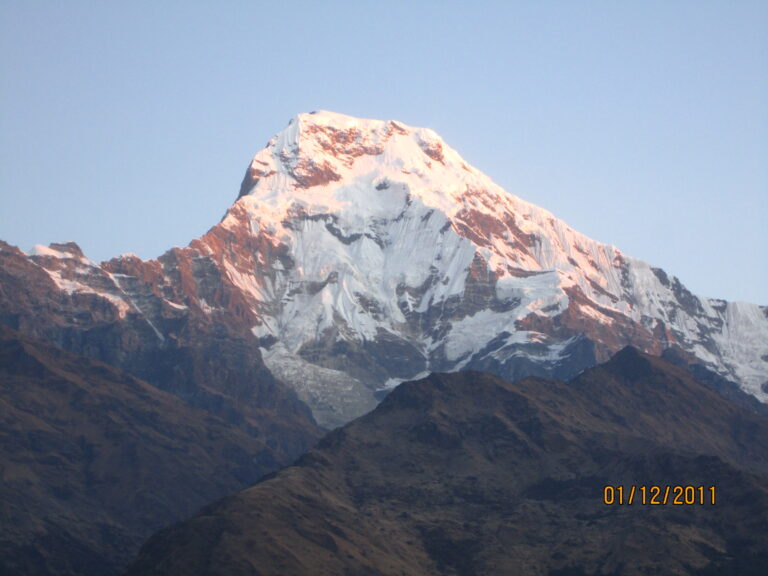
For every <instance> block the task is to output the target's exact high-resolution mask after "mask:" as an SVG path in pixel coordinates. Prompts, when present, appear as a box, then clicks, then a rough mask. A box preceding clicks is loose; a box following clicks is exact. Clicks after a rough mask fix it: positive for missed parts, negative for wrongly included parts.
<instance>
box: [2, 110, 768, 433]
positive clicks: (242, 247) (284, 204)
mask: <svg viewBox="0 0 768 576" xmlns="http://www.w3.org/2000/svg"><path fill="white" fill-rule="evenodd" d="M68 246H69V245H56V246H52V247H49V248H45V247H39V248H37V249H35V250H34V251H33V252H31V253H30V255H29V258H28V260H29V262H30V265H34V266H35V267H36V270H35V275H34V277H35V278H37V276H39V275H40V273H41V271H45V273H46V274H47V275H48V276H49V282H53V283H54V284H55V285H56V288H57V289H58V291H59V292H60V293H63V294H66V295H67V296H68V297H69V298H70V299H72V300H73V301H74V300H80V301H82V302H85V301H86V300H87V301H88V304H87V305H88V306H89V307H90V309H91V310H99V311H101V312H100V313H102V314H104V313H107V312H108V311H110V313H111V314H112V318H113V319H114V322H116V323H117V324H119V325H120V326H125V325H126V324H130V325H131V326H132V328H131V331H132V332H133V333H137V334H138V333H140V334H141V341H142V344H141V346H143V347H145V348H148V349H150V350H156V349H158V348H163V347H166V348H167V347H170V348H173V347H175V346H176V345H177V343H182V344H181V345H183V343H185V342H187V341H194V342H195V343H199V344H200V345H202V346H205V345H206V344H205V342H206V340H207V339H209V338H211V337H215V338H218V339H219V340H223V341H222V346H223V347H226V346H228V345H229V342H230V341H231V340H233V339H234V340H237V342H238V343H239V344H240V345H241V346H242V347H243V351H244V354H245V356H247V357H248V358H253V359H255V360H253V361H254V362H256V363H257V364H259V365H260V364H261V360H262V359H263V361H264V363H265V364H266V366H267V367H268V368H269V370H270V371H271V372H272V373H273V374H274V375H275V376H276V377H277V379H278V380H279V381H281V382H283V383H285V384H287V385H289V386H290V387H291V388H292V389H293V390H295V392H296V394H297V395H298V397H299V398H300V399H301V400H302V401H303V402H304V403H306V404H307V405H309V406H310V407H311V409H312V411H313V414H314V416H315V418H316V419H317V420H318V422H319V423H320V424H322V425H324V426H326V427H334V426H338V425H340V424H343V423H344V422H346V421H349V420H350V419H351V418H353V417H355V416H358V415H360V414H362V413H364V412H366V411H368V410H370V409H371V408H373V407H374V406H375V405H376V403H377V402H378V399H379V398H380V397H381V396H382V395H384V394H385V393H386V392H387V391H389V390H390V389H391V388H392V387H393V386H394V385H396V384H397V383H398V382H400V381H402V380H405V379H412V378H415V377H418V376H420V375H423V374H426V373H428V372H430V371H455V370H462V369H478V370H485V371H490V372H493V373H495V374H498V375H501V376H503V377H505V378H509V379H512V378H517V377H521V376H525V375H538V376H545V377H548V376H554V377H562V378H568V377H571V376H573V375H575V374H577V373H579V372H580V371H581V370H583V369H584V368H585V367H588V366H592V365H594V364H595V363H597V362H600V361H604V360H606V359H607V358H608V357H609V356H610V355H611V354H613V353H615V352H616V351H618V350H619V349H621V348H622V347H623V346H625V345H628V344H632V345H634V346H637V347H639V348H640V349H642V350H644V351H646V352H649V353H653V354H661V353H662V352H663V351H664V350H666V349H673V350H674V351H675V353H676V354H678V355H679V356H681V357H682V358H684V359H685V360H686V361H688V362H690V363H699V364H702V365H704V366H706V367H707V368H709V369H711V370H713V371H715V372H716V373H718V374H719V375H720V376H722V377H724V378H727V379H729V380H732V381H734V382H737V383H738V384H739V385H740V386H742V388H743V389H744V390H745V391H746V392H748V393H750V394H752V395H753V396H755V397H757V398H758V399H760V400H762V401H766V399H768V391H766V390H768V388H767V386H768V308H766V307H761V306H757V305H754V304H745V303H728V302H725V301H722V300H713V299H708V298H700V297H697V296H695V295H693V294H691V293H690V292H689V291H688V290H687V289H686V288H685V287H684V286H682V285H681V284H680V282H679V281H678V280H677V279H676V278H674V277H673V276H670V275H668V274H667V273H666V272H664V271H663V270H660V269H657V268H653V267H651V266H649V265H648V264H646V263H644V262H641V261H639V260H635V259H633V258H630V257H628V256H625V255H624V254H622V253H621V252H620V251H619V250H618V249H617V248H615V247H612V246H607V245H604V244H600V243H598V242H596V241H594V240H591V239H590V238H587V237H586V236H584V235H582V234H579V233H578V232H576V231H574V230H572V229H571V228H570V227H568V226H567V225H566V224H565V223H563V222H562V221H560V220H558V219H557V218H555V217H554V216H553V215H552V214H551V213H549V212H547V211H546V210H544V209H542V208H538V207H536V206H533V205H531V204H529V203H527V202H525V201H523V200H521V199H519V198H517V197H515V196H513V195H511V194H509V193H507V192H505V191H504V190H502V189H501V188H500V187H498V186H497V185H496V184H494V183H493V182H492V181H491V180H490V179H489V178H488V177H487V176H485V175H483V174H481V173H480V172H479V171H477V170H475V169H474V168H472V167H471V166H469V165H468V164H467V163H466V162H464V161H463V160H462V158H461V157H460V156H459V154H458V153H457V152H455V151H454V150H452V149H451V148H450V147H449V146H448V145H447V144H446V143H445V142H443V141H442V140H441V139H440V138H439V137H438V136H437V135H436V134H435V133H434V132H432V131H431V130H428V129H424V128H413V127H410V126H406V125H404V124H402V123H399V122H394V121H389V122H385V121H377V120H361V119H356V118H351V117H348V116H343V115H340V114H335V113H331V112H324V111H321V112H317V113H311V114H300V115H298V116H296V117H295V118H293V119H292V120H291V122H290V124H289V126H288V127H287V128H286V129H285V130H283V131H282V132H280V133H279V134H278V135H276V136H275V137H274V138H272V139H271V140H270V141H269V142H268V144H267V146H266V147H265V148H264V149H263V150H262V151H261V152H259V153H258V154H257V155H256V156H255V157H254V159H253V161H252V162H251V165H250V166H249V168H248V171H247V173H246V176H245V178H244V180H243V183H242V186H241V190H240V195H239V197H238V199H237V201H236V202H235V203H234V204H233V206H232V207H231V208H230V209H229V210H228V211H227V214H226V215H225V217H224V218H223V219H222V221H221V222H220V223H219V224H218V225H216V226H214V227H213V228H212V229H211V230H210V231H209V232H208V233H207V234H205V235H203V236H202V237H201V238H199V239H196V240H194V241H192V242H191V243H190V245H189V246H188V247H186V248H183V249H176V248H174V249H172V250H170V251H169V252H167V253H166V254H164V255H163V256H161V257H160V258H159V259H157V260H150V261H147V262H144V261H141V260H139V259H138V258H136V257H131V256H124V257H121V258H116V259H113V260H111V261H110V262H107V263H103V264H101V265H98V266H97V265H95V264H94V263H91V262H89V261H88V260H87V259H85V258H84V257H83V256H82V254H81V253H79V249H77V250H75V249H74V248H72V247H71V246H69V247H68ZM41 269H42V270H41ZM40 282H42V280H40ZM14 307H15V310H16V311H15V312H13V313H12V314H10V316H9V313H8V312H5V311H3V312H4V315H5V317H9V318H11V320H12V321H13V322H16V323H17V324H19V325H20V326H21V325H24V324H27V325H30V324H34V321H33V320H30V319H29V318H31V317H32V316H34V313H32V312H29V309H28V307H27V308H24V306H20V305H19V306H17V305H15V304H14V305H13V306H6V308H14ZM19 308H21V309H22V310H21V311H19V310H18V309H19ZM0 310H2V309H0ZM0 317H3V316H0ZM11 325H14V324H13V323H12V322H11ZM90 326H91V325H90V324H89V325H88V326H87V327H86V329H88V330H90ZM20 329H22V330H24V328H23V327H21V328H20ZM77 330H78V331H79V332H80V333H82V331H83V329H82V327H77ZM121 330H122V328H121ZM40 332H41V330H38V331H37V332H32V333H34V334H36V335H39V336H41V337H47V336H45V335H42V334H40ZM42 332H45V330H42ZM201 333H202V336H201V335H200V334H201ZM64 345H65V346H69V345H70V344H68V343H65V344H64ZM74 345H75V346H76V344H74ZM75 351H77V352H79V350H77V349H75ZM86 354H87V355H88V353H87V352H86ZM96 357H99V356H96ZM99 358H100V357H99ZM100 359H103V358H100ZM142 362H143V361H138V363H139V364H140V365H141V366H144V365H145V364H146V362H144V363H142ZM118 365H120V366H127V364H125V363H123V364H120V363H118ZM137 373H138V374H139V375H141V376H142V377H144V378H147V379H148V380H150V381H152V382H153V383H156V382H159V381H160V380H161V379H160V378H157V377H155V376H154V375H153V374H149V373H146V374H145V373H142V372H141V371H138V372H137ZM196 390H197V388H196Z"/></svg>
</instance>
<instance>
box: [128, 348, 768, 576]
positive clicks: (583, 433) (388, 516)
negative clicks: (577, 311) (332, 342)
mask: <svg viewBox="0 0 768 576" xmlns="http://www.w3.org/2000/svg"><path fill="white" fill-rule="evenodd" d="M605 485H611V486H617V485H623V486H624V487H625V490H627V491H629V490H630V487H631V486H633V485H635V486H638V487H640V486H651V485H659V486H661V487H662V488H663V487H666V486H668V485H669V486H678V485H682V486H687V485H690V486H696V487H698V486H704V487H706V489H705V490H706V491H705V494H706V495H707V503H706V504H705V505H701V504H695V505H684V504H683V505H673V504H672V503H671V501H672V500H673V498H672V496H670V497H669V500H668V504H667V505H650V504H646V505H643V504H642V503H641V502H639V501H638V500H639V499H640V493H639V492H636V495H635V498H636V501H635V502H633V504H632V505H626V504H625V505H618V504H615V505H612V506H609V505H606V504H605V503H604V502H603V496H604V491H603V487H604V486H605ZM710 486H715V491H716V503H715V504H714V505H712V504H711V503H710V500H709V495H710V494H711V491H710V490H709V487H710ZM697 493H698V492H697ZM625 497H626V495H625ZM647 498H650V494H648V496H647ZM767 565H768V419H766V417H765V416H763V415H760V414H757V413H755V412H752V411H749V410H747V409H744V408H741V407H739V406H737V405H735V404H733V403H731V402H729V401H728V400H725V399H724V398H723V397H722V396H720V395H718V394H717V393H715V392H713V391H712V390H710V389H708V388H706V387H705V386H703V385H702V384H700V383H698V382H697V381H695V380H694V379H692V378H691V377H690V375H689V374H688V373H687V372H685V371H683V370H681V369H679V368H676V367H674V366H672V365H671V364H669V363H667V362H666V361H664V360H661V359H659V358H654V357H650V356H645V355H643V354H641V353H639V352H637V351H636V350H634V349H630V348H627V349H624V350H623V351H621V352H620V353H619V354H617V355H616V356H615V357H614V358H613V359H611V360H610V361H609V362H608V363H607V364H604V365H602V366H598V367H596V368H593V369H590V370H587V371H585V372H584V373H583V374H581V375H580V376H579V377H577V378H576V379H574V380H573V381H571V382H568V383H563V382H559V381H551V380H542V379H536V378H528V379H525V380H522V381H518V382H515V383H508V382H504V381H502V380H500V379H498V378H496V377H493V376H490V375H486V374H481V373H473V372H466V373H457V374H435V375H432V376H430V377H428V378H426V379H424V380H420V381H417V382H411V383H406V384H403V385H401V386H400V387H399V388H397V389H396V390H395V391H393V392H392V393H391V394H390V395H389V396H388V397H387V398H386V399H385V400H384V401H383V402H382V403H381V404H380V405H379V407H378V408H376V409H375V410H374V411H373V412H372V413H370V414H368V415H366V416H364V417H362V418H360V419H358V420H356V421H354V422H352V423H351V424H349V425H347V426H345V427H343V428H341V429H338V430H336V431H334V432H332V433H331V434H329V435H328V436H327V437H326V438H325V439H324V440H323V441H322V442H321V443H320V444H319V445H318V446H317V447H316V448H315V449H313V450H311V451H310V452H308V453H307V454H306V455H305V456H304V457H303V458H302V459H301V460H300V461H299V462H298V463H297V464H296V465H295V466H292V467H289V468H286V469H284V470H282V471H281V472H279V473H278V474H276V475H274V476H273V477H271V478H269V479H266V480H264V481H262V482H260V483H259V484H257V485H256V486H254V487H252V488H250V489H248V490H246V491H244V492H241V493H239V494H237V495H235V496H232V497H229V498H226V499H224V500H222V501H220V502H218V503H216V504H214V505H212V506H209V507H207V508H206V509H204V510H203V511H202V512H201V513H199V514H198V515H197V516H195V517H194V518H192V519H190V520H188V521H186V522H183V523H180V524H178V525H176V526H174V527H172V528H170V529H166V530H163V531H161V532H160V533H158V534H156V535H155V536H154V537H153V538H152V539H150V541H149V542H148V543H147V544H146V545H145V546H144V547H143V549H142V551H141V554H140V555H139V557H138V558H137V559H136V560H135V562H134V563H133V564H132V567H131V568H130V569H129V571H128V574H129V575H130V576H139V575H142V576H159V575H164V576H181V575H184V576H195V575H211V576H213V575H216V576H219V575H220V576H224V575H226V576H240V575H250V576H255V575H265V576H266V575H275V574H281V575H286V576H287V575H298V574H302V575H304V574H307V575H308V574H311V575H316V576H321V575H334V576H335V575H368V576H371V575H424V574H446V575H449V574H450V575H461V576H465V575H475V574H478V575H479V574H487V575H499V574H521V575H552V576H555V575H560V576H563V575H584V574H603V575H608V574H614V575H618V574H621V575H639V574H698V575H710V574H711V575H714V574H719V575H727V574H733V575H736V574H738V575H742V576H743V575H750V574H751V575H757V574H764V573H765V566H767Z"/></svg>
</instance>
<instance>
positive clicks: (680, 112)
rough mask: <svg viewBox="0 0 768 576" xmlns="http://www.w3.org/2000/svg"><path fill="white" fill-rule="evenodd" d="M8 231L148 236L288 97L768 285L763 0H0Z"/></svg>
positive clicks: (761, 298) (211, 185)
mask: <svg viewBox="0 0 768 576" xmlns="http://www.w3.org/2000/svg"><path fill="white" fill-rule="evenodd" d="M0 81H1V82H2V84H1V85H0V238H2V239H4V240H6V241H8V242H10V243H12V244H16V245H18V246H20V247H21V248H23V249H29V248H30V247H31V246H32V245H34V244H37V243H44V244H47V243H49V242H52V241H66V240H75V241H77V242H78V243H79V244H80V245H81V246H82V247H83V249H84V250H85V252H86V254H87V255H88V256H89V257H91V258H92V259H94V260H97V261H98V260H102V259H108V258H110V257H112V256H115V255H118V254H120V253H123V252H133V253H136V254H138V255H139V256H142V257H144V258H147V257H155V256H158V255H159V254H161V253H162V252H164V251H165V250H166V249H168V248H170V247H171V246H178V245H186V244H187V243H188V242H189V241H190V240H191V239H193V238H195V237H197V236H199V235H200V234H202V233H204V232H205V231H206V230H207V229H208V228H210V227H211V226H213V225H214V224H216V223H217V222H218V220H219V218H220V217H221V216H222V215H223V213H224V211H225V210H226V209H227V207H228V206H229V205H230V204H231V203H232V202H233V201H234V199H235V198H236V196H237V192H238V189H239V185H240V181H241V179H242V176H243V174H244V172H245V168H246V166H247V164H248V162H249V160H250V157H251V156H252V155H254V154H255V153H256V152H257V151H258V150H259V149H260V148H261V147H263V145H264V144H265V143H266V141H267V140H268V139H269V138H270V137H271V136H272V135H273V134H274V133H275V132H277V131H279V130H281V129H282V128H283V127H284V126H285V125H286V124H287V122H288V120H289V119H290V117H291V116H293V115H294V114H296V113H298V112H306V111H310V110H313V109H318V108H320V109H327V110H333V111H337V112H342V113H346V114H351V115H355V116H361V117H368V118H382V119H398V120H401V121H403V122H406V123H408V124H412V125H417V126H428V127H430V128H433V129H434V130H436V131H437V132H438V133H439V134H441V135H442V136H443V137H444V138H445V140H446V141H447V142H448V143H449V144H450V145H451V146H453V147H454V148H456V149H457V150H458V151H459V152H460V153H461V154H462V155H463V156H464V157H465V158H466V159H467V160H468V161H469V162H471V163H472V164H474V165H475V166H476V167H478V168H479V169H481V170H483V171H484V172H486V173H487V174H488V175H489V176H491V177H492V178H493V179H494V180H495V181H496V182H498V183H499V184H500V185H502V186H503V187H505V188H506V189H508V190H509V191H511V192H513V193H515V194H517V195H518V196H520V197H522V198H525V199H526V200H529V201H531V202H534V203H535V204H538V205H540V206H543V207H545V208H547V209H549V210H550V211H552V212H554V213H555V214H556V215H557V216H559V217H560V218H562V219H564V220H565V221H566V222H568V223H569V224H570V225H571V226H573V227H574V228H576V229H577V230H580V231H582V232H584V233H586V234H588V235H589V236H592V237H593V238H596V239H598V240H600V241H603V242H606V243H610V244H614V245H616V246H618V247H619V248H620V249H621V250H622V251H623V252H624V253H625V254H628V255H631V256H635V257H638V258H642V259H644V260H646V261H648V262H651V263H652V264H654V265H657V266H661V267H663V268H665V269H666V270H667V271H668V272H670V273H672V274H675V275H677V276H678V277H680V279H681V280H682V281H683V282H684V283H685V284H686V285H687V286H688V287H689V288H690V289H691V290H692V291H693V292H695V293H697V294H701V295H705V296H713V297H721V298H727V299H732V300H747V301H753V302H758V303H760V304H768V2H764V1H756V2H739V1H727V2H725V1H724V2H708V1H706V0H704V1H690V2H685V1H675V2H667V1H664V2H648V1H643V2H639V1H638V2H614V1H610V2H576V1H573V2H554V1H542V2H534V1H531V2H472V3H470V2H457V3H451V2H364V1H360V2H322V1H315V2H213V1H211V2H191V1H190V2H182V1H164V2H96V1H91V2H75V1H70V2H53V1H49V2H35V1H15V0H0Z"/></svg>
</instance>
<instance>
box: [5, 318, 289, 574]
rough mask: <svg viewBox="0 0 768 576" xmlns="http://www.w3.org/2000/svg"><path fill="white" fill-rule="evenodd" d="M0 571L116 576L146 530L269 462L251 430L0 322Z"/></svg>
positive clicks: (268, 450)
mask: <svg viewBox="0 0 768 576" xmlns="http://www.w3.org/2000/svg"><path fill="white" fill-rule="evenodd" d="M0 390H1V391H2V400H1V401H0V477H1V478H2V483H1V484H0V512H1V515H2V518H3V521H2V522H0V574H25V575H27V576H38V575H40V576H42V575H54V574H56V575H64V574H67V575H73V574H103V575H108V574H117V573H119V572H120V570H121V569H122V568H123V567H124V565H125V563H126V562H127V561H128V560H129V559H130V558H131V557H132V556H133V555H134V554H135V553H136V551H137V550H138V548H139V546H140V544H141V543H142V542H143V541H144V540H145V539H146V538H147V537H148V536H149V535H150V534H151V533H153V532H154V531H156V530H158V529H159V528H161V527H163V526H167V525H168V524H171V523H172V522H175V521H178V520H180V519H181V518H184V517H187V516H188V515H190V514H192V513H193V512H195V511H196V510H198V509H199V508H200V506H202V505H204V504H206V503H209V502H210V501H212V500H214V499H217V498H220V497H222V496H224V495H227V494H230V493H232V492H235V491H237V490H239V489H242V488H243V487H245V486H247V485H250V484H252V483H253V482H255V481H256V480H257V479H258V478H259V477H260V476H261V475H263V474H264V473H266V472H269V471H271V470H273V469H274V468H275V467H276V466H277V463H278V462H280V460H281V457H280V455H279V452H277V451H276V450H275V449H274V448H272V447H270V446H269V445H268V443H269V439H268V438H256V437H254V436H253V435H252V434H249V433H248V432H246V431H244V430H241V429H239V428H238V427H236V426H233V425H231V424H229V423H227V422H225V421H224V420H223V419H221V418H217V417H215V416H212V415H211V414H210V413H208V412H205V411H202V410H199V409H194V408H191V407H189V406H188V405H186V404H185V403H184V402H183V401H181V400H180V399H179V398H177V397H175V396H173V395H171V394H167V393H164V392H161V391H159V390H157V389H156V388H155V387H153V386H151V385H149V384H147V383H146V382H142V381H140V380H138V379H137V378H134V377H133V376H131V375H129V374H126V373H125V372H122V371H119V370H117V369H115V368H112V367H110V366H107V365H106V364H103V363H100V362H95V361H92V360H88V359H86V358H83V357H81V356H76V355H74V354H70V353H68V352H64V351H63V350H61V349H58V348H55V347H53V346H51V345H48V344H44V343H42V342H39V341H36V340H33V339H31V338H29V337H27V336H22V335H20V334H19V333H17V332H14V331H13V330H10V329H8V328H6V327H4V326H2V325H0Z"/></svg>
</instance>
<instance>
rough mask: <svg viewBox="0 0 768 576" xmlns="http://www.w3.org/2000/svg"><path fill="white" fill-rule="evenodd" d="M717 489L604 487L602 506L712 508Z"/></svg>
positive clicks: (712, 487)
mask: <svg viewBox="0 0 768 576" xmlns="http://www.w3.org/2000/svg"><path fill="white" fill-rule="evenodd" d="M716 493H717V489H716V487H715V486H714V485H713V486H638V485H634V484H631V485H629V486H604V487H603V504H605V505H607V506H614V505H617V504H618V505H632V504H641V505H643V506H646V505H647V506H666V505H668V504H671V505H672V506H693V505H695V504H698V505H699V506H704V505H710V506H714V505H715V502H716V498H717V494H716Z"/></svg>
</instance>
